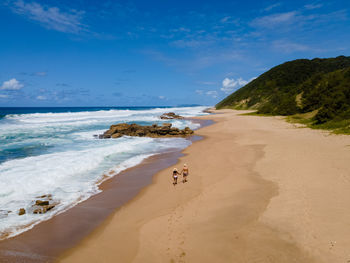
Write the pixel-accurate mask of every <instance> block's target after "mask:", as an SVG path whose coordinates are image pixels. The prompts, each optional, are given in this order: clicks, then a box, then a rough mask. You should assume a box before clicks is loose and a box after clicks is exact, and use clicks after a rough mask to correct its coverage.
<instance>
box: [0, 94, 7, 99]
mask: <svg viewBox="0 0 350 263" xmlns="http://www.w3.org/2000/svg"><path fill="white" fill-rule="evenodd" d="M8 97H9V96H8V95H4V94H0V99H6V98H8Z"/></svg>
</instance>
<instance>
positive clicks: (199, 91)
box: [195, 89, 204, 95]
mask: <svg viewBox="0 0 350 263" xmlns="http://www.w3.org/2000/svg"><path fill="white" fill-rule="evenodd" d="M195 92H196V93H197V94H199V95H203V92H204V91H203V90H201V89H196V90H195Z"/></svg>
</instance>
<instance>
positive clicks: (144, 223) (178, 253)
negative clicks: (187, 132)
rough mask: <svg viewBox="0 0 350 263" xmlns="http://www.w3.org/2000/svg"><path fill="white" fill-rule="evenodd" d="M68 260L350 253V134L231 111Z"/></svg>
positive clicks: (338, 256) (332, 258)
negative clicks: (174, 173) (184, 173)
mask: <svg viewBox="0 0 350 263" xmlns="http://www.w3.org/2000/svg"><path fill="white" fill-rule="evenodd" d="M218 112H219V113H220V114H217V115H212V116H207V117H204V118H209V119H213V120H215V121H216V123H215V124H213V125H211V126H208V127H205V128H202V129H200V130H199V131H198V132H197V134H199V135H202V136H204V137H205V139H204V140H201V141H198V142H195V143H194V144H193V145H191V146H190V147H188V148H187V149H185V151H184V153H185V154H186V155H185V156H184V157H181V158H180V160H179V163H178V164H177V165H176V166H177V167H178V168H181V166H182V164H183V163H187V164H188V165H189V168H190V175H189V180H188V182H187V183H184V184H183V183H181V181H180V183H179V184H178V185H176V186H173V185H172V180H171V170H172V167H171V168H168V169H165V170H163V171H161V172H159V173H158V174H157V175H156V176H155V177H154V180H153V183H152V184H151V185H150V186H148V187H146V188H145V189H144V190H143V191H142V192H141V193H140V194H139V195H137V197H136V198H134V199H133V200H132V201H130V202H129V203H127V204H126V205H124V206H122V208H120V209H119V210H118V211H116V212H115V213H114V214H113V215H112V216H110V217H109V219H108V220H107V221H106V222H104V223H103V224H102V225H101V226H100V227H98V228H97V229H96V230H95V231H94V232H93V233H92V234H91V235H89V236H88V237H87V238H85V239H84V240H83V241H82V242H81V243H80V244H79V245H78V246H77V247H75V248H73V249H71V250H70V251H68V252H67V253H66V254H65V255H63V257H62V258H61V259H60V261H61V262H191V263H192V262H210V263H212V262H249V263H252V262H298V263H300V262H308V263H309V262H325V263H326V262H327V263H328V262H334V263H337V262H339V263H346V262H350V161H349V160H350V137H349V136H335V135H328V134H327V133H324V132H320V131H316V130H310V129H300V128H296V127H294V126H293V125H292V124H289V123H286V122H284V121H282V120H280V119H278V118H273V117H255V116H241V115H239V114H241V113H242V112H237V111H231V110H225V111H218Z"/></svg>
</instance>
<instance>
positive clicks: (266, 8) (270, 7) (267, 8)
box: [264, 3, 281, 11]
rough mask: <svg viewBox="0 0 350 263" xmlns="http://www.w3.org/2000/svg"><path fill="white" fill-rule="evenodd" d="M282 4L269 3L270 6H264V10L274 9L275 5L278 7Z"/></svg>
mask: <svg viewBox="0 0 350 263" xmlns="http://www.w3.org/2000/svg"><path fill="white" fill-rule="evenodd" d="M280 5H281V3H275V4H272V5H269V6H267V7H265V8H264V11H270V10H272V9H274V8H275V7H278V6H280Z"/></svg>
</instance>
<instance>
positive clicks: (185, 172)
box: [181, 164, 189, 183]
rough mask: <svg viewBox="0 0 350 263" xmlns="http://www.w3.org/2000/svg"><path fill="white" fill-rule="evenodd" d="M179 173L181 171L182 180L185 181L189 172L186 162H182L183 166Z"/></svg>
mask: <svg viewBox="0 0 350 263" xmlns="http://www.w3.org/2000/svg"><path fill="white" fill-rule="evenodd" d="M181 173H182V182H183V183H186V182H187V176H188V174H189V171H188V166H187V164H184V167H183V168H182V171H181Z"/></svg>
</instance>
